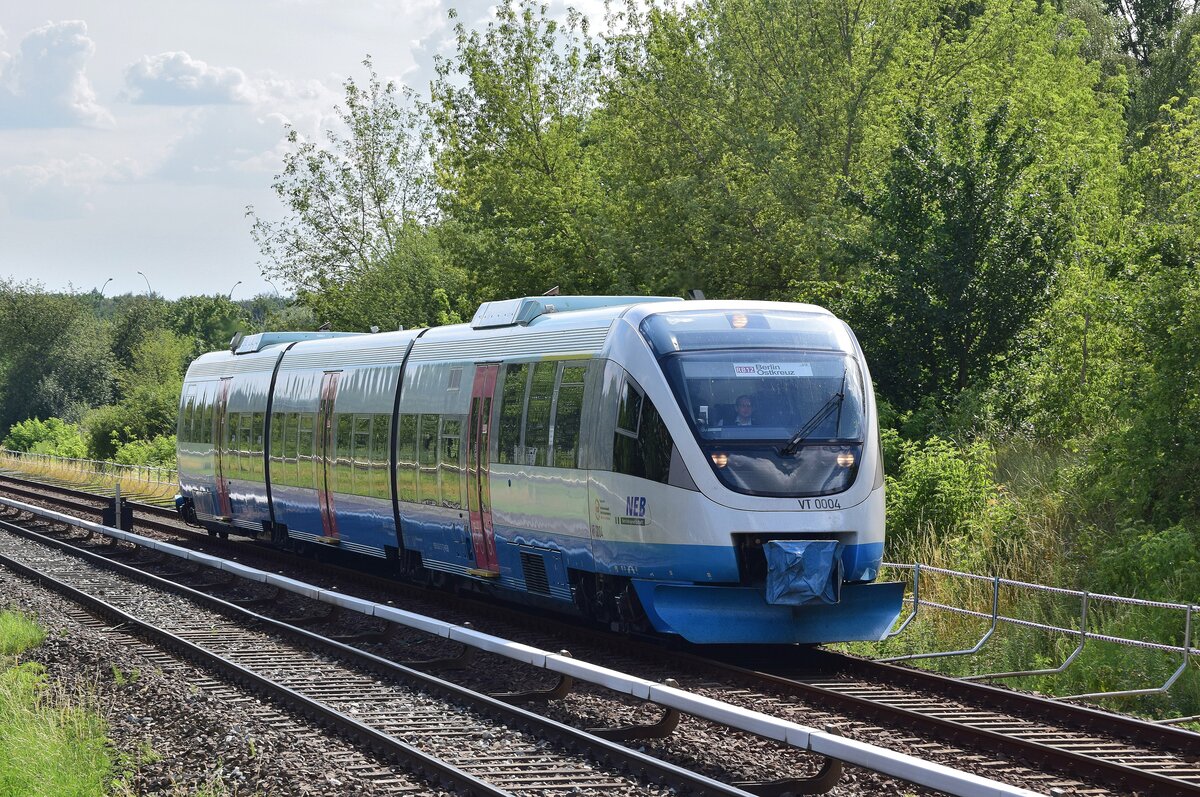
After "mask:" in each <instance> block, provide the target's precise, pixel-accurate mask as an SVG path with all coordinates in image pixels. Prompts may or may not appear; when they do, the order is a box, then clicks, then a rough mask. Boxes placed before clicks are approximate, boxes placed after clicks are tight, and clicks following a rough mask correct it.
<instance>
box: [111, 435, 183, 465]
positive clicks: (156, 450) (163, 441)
mask: <svg viewBox="0 0 1200 797" xmlns="http://www.w3.org/2000/svg"><path fill="white" fill-rule="evenodd" d="M113 459H114V460H115V461H116V462H119V463H120V464H122V465H156V466H159V467H166V468H173V467H175V435H158V436H156V437H155V438H154V439H152V440H139V439H136V438H135V439H133V440H130V441H129V442H127V443H121V444H120V445H118V446H117V448H116V453H115V454H114V455H113Z"/></svg>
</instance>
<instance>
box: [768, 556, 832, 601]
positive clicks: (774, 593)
mask: <svg viewBox="0 0 1200 797" xmlns="http://www.w3.org/2000/svg"><path fill="white" fill-rule="evenodd" d="M763 553H764V554H766V556H767V603H774V604H787V605H791V606H804V605H806V604H811V603H837V602H838V601H839V600H840V599H841V591H842V544H841V543H840V542H838V541H837V540H771V541H770V542H768V543H767V544H766V545H764V546H763Z"/></svg>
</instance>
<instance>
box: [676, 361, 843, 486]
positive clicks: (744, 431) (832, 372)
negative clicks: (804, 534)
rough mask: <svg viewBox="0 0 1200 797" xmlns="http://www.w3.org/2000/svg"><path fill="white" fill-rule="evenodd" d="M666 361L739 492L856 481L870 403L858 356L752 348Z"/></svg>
mask: <svg viewBox="0 0 1200 797" xmlns="http://www.w3.org/2000/svg"><path fill="white" fill-rule="evenodd" d="M660 361H661V363H662V366H663V370H664V371H665V372H666V375H667V380H668V381H669V382H670V384H671V389H672V391H673V392H674V394H675V397H676V399H677V400H678V401H679V404H680V406H681V407H682V408H684V414H685V415H686V416H687V417H688V419H689V421H690V422H691V426H692V430H693V432H694V433H695V435H696V439H697V441H698V442H699V443H700V447H701V449H702V450H703V451H704V454H705V457H706V458H707V459H708V460H709V465H710V466H711V467H712V469H713V471H714V472H715V473H716V475H717V477H718V478H720V480H721V481H722V483H724V484H725V485H726V486H727V487H729V488H730V489H733V490H736V491H737V492H741V493H746V494H749V495H766V496H789V497H798V496H813V495H830V494H833V493H838V492H841V491H843V490H845V489H847V488H848V487H849V486H850V484H851V483H852V482H853V480H854V477H855V475H856V473H857V471H858V462H859V459H860V458H861V457H862V450H863V436H864V427H865V418H864V413H863V407H864V406H865V405H864V394H863V384H862V378H861V377H860V370H859V366H858V363H857V362H856V361H855V359H854V358H853V357H852V356H850V355H848V354H846V353H843V352H837V351H797V350H794V349H793V350H790V351H789V350H783V349H749V348H747V349H731V350H723V351H694V352H678V353H673V354H668V355H666V356H664V357H662V358H661V360H660Z"/></svg>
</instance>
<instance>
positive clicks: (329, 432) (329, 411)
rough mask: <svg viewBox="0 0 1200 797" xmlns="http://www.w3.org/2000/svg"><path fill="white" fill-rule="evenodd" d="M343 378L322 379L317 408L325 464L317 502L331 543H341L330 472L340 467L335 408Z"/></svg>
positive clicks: (332, 373) (336, 374)
mask: <svg viewBox="0 0 1200 797" xmlns="http://www.w3.org/2000/svg"><path fill="white" fill-rule="evenodd" d="M341 376H342V372H341V371H326V372H325V376H323V377H321V403H320V405H318V407H317V459H318V462H320V463H321V464H320V469H319V470H318V471H317V499H318V501H319V502H320V505H321V525H322V527H323V528H324V532H325V534H324V539H325V540H326V541H327V542H336V541H337V539H338V530H337V515H336V514H335V513H334V509H333V493H332V492H331V491H330V489H329V483H330V478H329V471H330V470H331V469H332V468H336V467H337V451H336V450H335V449H334V440H333V430H334V427H335V424H334V417H333V404H334V401H335V400H336V399H337V386H338V380H339V379H340V378H341Z"/></svg>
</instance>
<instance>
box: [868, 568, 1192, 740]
mask: <svg viewBox="0 0 1200 797" xmlns="http://www.w3.org/2000/svg"><path fill="white" fill-rule="evenodd" d="M884 567H887V568H891V569H894V570H901V571H911V573H912V592H911V594H910V595H909V596H908V597H907V598H906V599H905V601H906V602H907V603H908V604H909V605H910V606H911V607H912V608H911V610H910V612H909V614H908V616H907V617H905V618H904V620H903V621H902V622H901V623H900V625H899V626H898V627H896V629H895V630H893V631H892V632H891V633H889V634H888V638H891V637H895V636H898V635H899V634H901V633H903V632H904V630H905V629H906V628H908V626H909V625H910V624H911V623H912V621H913V619H914V618H916V616H917V614H918V612H920V610H921V609H922V608H923V607H924V608H927V609H932V610H936V611H942V612H947V613H950V614H956V615H959V616H964V617H973V618H977V619H981V620H986V621H987V622H988V628H987V630H986V631H985V632H984V633H983V635H982V636H981V637H980V638H979V640H978V641H977V642H976V643H975V644H974V645H972V646H971V647H969V648H964V649H962V650H948V651H937V652H932V653H914V654H910V655H907V656H893V657H891V658H886V659H881V661H913V660H916V659H934V658H945V657H948V656H966V655H971V654H974V653H978V652H979V651H980V650H982V649H983V646H984V645H985V644H986V643H987V641H988V639H990V638H991V636H992V635H993V634H994V633H995V631H996V628H997V627H998V626H999V625H1000V624H1002V623H1004V624H1009V625H1012V626H1016V627H1021V628H1029V629H1035V630H1039V631H1044V632H1047V633H1054V634H1064V635H1068V636H1071V637H1073V638H1075V639H1077V640H1078V642H1077V644H1076V646H1075V649H1074V650H1073V651H1071V653H1070V654H1069V655H1068V656H1067V657H1066V658H1065V659H1064V660H1063V661H1062V663H1060V664H1059V665H1058V666H1055V667H1049V668H1045V669H1039V670H1020V671H1015V672H995V673H985V674H982V675H973V676H967V679H968V680H995V679H1000V678H1015V677H1019V676H1030V675H1054V674H1057V673H1061V672H1063V671H1064V670H1065V669H1066V668H1067V667H1069V666H1070V665H1071V663H1072V662H1073V661H1075V659H1076V658H1078V656H1079V654H1080V653H1082V652H1083V648H1084V645H1086V644H1087V643H1088V642H1089V641H1095V642H1110V643H1113V644H1117V645H1126V646H1129V647H1135V648H1141V649H1144V650H1155V651H1160V652H1163V653H1166V654H1170V655H1178V656H1180V658H1181V661H1180V664H1179V667H1178V668H1177V669H1176V670H1175V671H1174V672H1173V673H1172V674H1171V676H1170V677H1169V678H1168V679H1167V681H1166V682H1165V683H1164V684H1163V685H1162V686H1158V687H1150V688H1146V689H1126V690H1121V691H1114V692H1089V693H1087V694H1081V695H1064V696H1059V697H1058V698H1056V699H1058V700H1070V699H1091V698H1100V697H1106V698H1107V697H1125V696H1131V695H1152V694H1161V693H1164V692H1166V691H1167V690H1168V689H1170V688H1171V686H1172V685H1173V684H1174V683H1175V682H1176V681H1177V680H1178V679H1179V677H1180V676H1181V675H1183V673H1184V672H1185V671H1186V670H1187V668H1188V665H1189V664H1190V663H1191V661H1192V660H1193V658H1195V659H1196V660H1197V661H1200V656H1197V650H1196V647H1195V644H1194V643H1193V639H1192V625H1193V620H1194V619H1196V618H1200V606H1197V605H1194V604H1186V603H1168V602H1165V601H1148V600H1140V599H1138V598H1126V597H1122V596H1120V595H1103V594H1098V593H1091V592H1086V591H1081V590H1073V589H1063V588H1061V587H1047V586H1045V585H1042V584H1032V583H1029V582H1026V581H1014V580H1012V579H1007V578H1000V577H999V576H981V575H978V574H975V573H966V572H962V571H959V570H948V569H946V568H943V567H932V566H930V565H922V564H911V565H910V564H894V563H884ZM922 574H926V575H938V576H945V577H949V578H956V579H962V580H965V581H971V582H977V583H979V582H982V583H986V584H988V585H989V587H990V593H991V610H990V611H988V612H981V611H976V610H972V609H964V608H962V607H959V606H950V605H947V604H944V603H938V602H935V601H929V600H923V599H922V598H921V576H922ZM1001 588H1006V589H1015V590H1018V591H1021V592H1024V593H1026V594H1029V595H1053V596H1056V597H1059V598H1066V599H1068V600H1074V601H1078V606H1079V609H1078V617H1079V626H1078V627H1077V628H1071V627H1063V626H1058V625H1052V624H1048V623H1039V622H1036V621H1033V620H1026V619H1022V618H1019V617H1009V616H1006V615H1003V614H1001V613H1000V590H1001ZM1104 605H1110V606H1134V607H1140V608H1144V609H1154V610H1160V611H1169V612H1177V613H1179V615H1180V622H1181V630H1182V636H1181V637H1180V638H1181V639H1182V641H1183V644H1182V645H1171V644H1165V643H1162V642H1158V641H1154V640H1146V639H1127V638H1125V637H1119V636H1113V635H1111V634H1103V633H1099V632H1096V631H1093V630H1091V627H1090V618H1092V617H1094V616H1095V615H1096V613H1097V606H1104ZM1194 719H1195V718H1194V717H1185V718H1179V719H1177V720H1171V721H1173V722H1179V721H1188V720H1194Z"/></svg>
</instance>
